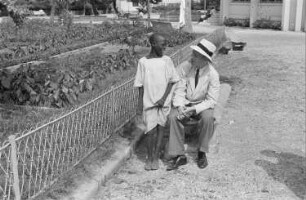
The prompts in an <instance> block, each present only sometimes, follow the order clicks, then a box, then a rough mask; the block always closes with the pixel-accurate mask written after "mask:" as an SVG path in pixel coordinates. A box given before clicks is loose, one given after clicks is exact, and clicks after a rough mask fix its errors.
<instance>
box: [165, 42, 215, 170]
mask: <svg viewBox="0 0 306 200" xmlns="http://www.w3.org/2000/svg"><path fill="white" fill-rule="evenodd" d="M191 48H192V49H193V52H192V58H191V60H190V61H186V62H183V63H182V64H181V65H179V66H178V67H177V71H178V73H179V75H180V76H181V78H182V79H181V81H180V82H178V83H177V85H176V88H175V91H174V96H173V108H172V110H171V112H170V116H169V123H170V137H169V149H168V151H169V152H168V153H169V155H170V156H171V157H172V156H173V158H172V160H171V161H170V163H169V166H168V167H167V170H168V171H169V170H174V169H177V168H178V167H179V166H180V165H184V164H186V163H187V158H186V156H185V155H184V154H185V152H184V143H185V132H184V125H186V124H185V122H186V121H188V120H191V119H192V118H195V119H197V120H198V124H197V126H198V129H199V138H198V141H199V146H198V161H197V164H198V167H199V168H201V169H202V168H205V167H206V166H207V165H208V162H207V158H206V153H207V152H208V147H209V141H210V139H211V138H212V136H213V132H214V120H215V119H214V117H213V112H214V106H215V104H216V102H217V99H218V97H219V90H220V82H219V74H218V72H217V71H216V70H215V69H214V67H213V66H212V55H213V53H214V52H215V50H216V47H215V45H214V44H212V43H211V42H209V41H208V40H206V39H203V40H201V41H200V42H199V43H198V45H196V46H191Z"/></svg>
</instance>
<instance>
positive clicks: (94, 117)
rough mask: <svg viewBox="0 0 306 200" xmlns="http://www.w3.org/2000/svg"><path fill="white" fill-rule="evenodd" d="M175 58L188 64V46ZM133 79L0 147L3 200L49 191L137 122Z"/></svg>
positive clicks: (0, 192) (174, 56)
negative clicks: (117, 135)
mask: <svg viewBox="0 0 306 200" xmlns="http://www.w3.org/2000/svg"><path fill="white" fill-rule="evenodd" d="M199 40H200V38H199V39H197V40H195V41H193V42H192V43H190V44H189V45H187V46H185V47H184V48H182V49H180V50H178V51H177V52H175V53H174V54H172V55H171V58H172V60H173V62H174V64H175V65H178V64H179V63H181V62H182V61H184V60H186V59H188V58H189V57H190V54H191V49H190V48H189V46H190V45H191V44H194V43H197V42H198V41H199ZM133 83H134V78H131V79H129V80H127V81H126V82H124V83H122V84H120V85H118V86H114V87H112V88H111V89H110V90H108V91H107V92H106V93H104V94H102V95H100V96H98V97H96V98H94V99H92V100H90V101H89V102H87V103H86V104H84V105H82V106H80V107H78V108H76V109H74V110H72V111H70V112H68V113H65V114H63V115H61V116H59V117H57V118H56V119H54V120H51V121H49V122H48V123H45V124H43V125H41V126H39V127H37V128H35V129H33V130H31V131H29V132H26V133H25V134H23V135H21V136H18V137H16V136H10V137H9V141H7V142H6V143H5V144H4V145H3V146H2V147H0V198H1V197H2V199H3V200H11V199H28V198H30V197H33V196H36V195H37V194H38V193H39V192H41V191H42V190H43V189H44V188H46V187H48V186H50V185H51V184H52V183H53V182H54V181H55V180H56V179H57V178H58V177H59V176H60V175H61V174H63V173H64V172H66V171H67V170H69V169H71V168H72V167H73V166H74V165H76V164H77V163H79V162H80V161H81V160H82V159H83V158H85V157H86V156H87V155H89V154H90V153H91V152H92V151H93V150H95V149H96V147H97V146H98V145H99V144H101V143H103V142H104V141H105V140H107V139H108V138H109V137H110V136H111V135H112V134H113V133H115V132H116V131H118V130H119V129H120V128H121V127H123V126H124V125H125V124H126V123H127V122H128V121H129V120H131V119H132V118H133V117H134V116H135V110H136V109H135V108H136V106H137V105H136V104H137V97H138V96H137V95H138V92H137V91H136V90H135V89H134V88H133ZM17 135H18V134H17Z"/></svg>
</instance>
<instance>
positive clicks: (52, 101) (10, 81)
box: [0, 50, 138, 108]
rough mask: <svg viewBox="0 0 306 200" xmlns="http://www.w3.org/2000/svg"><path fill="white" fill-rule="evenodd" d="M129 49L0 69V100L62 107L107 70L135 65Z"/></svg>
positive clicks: (95, 83)
mask: <svg viewBox="0 0 306 200" xmlns="http://www.w3.org/2000/svg"><path fill="white" fill-rule="evenodd" d="M137 61H138V58H137V56H135V55H133V54H131V53H130V52H129V51H128V50H119V52H118V53H112V54H106V55H105V54H104V55H101V54H100V53H99V52H97V53H95V54H90V55H88V54H87V55H84V56H78V57H76V56H73V57H69V58H67V59H66V60H60V61H58V62H55V61H49V62H46V63H43V64H39V66H34V65H31V64H24V65H22V66H21V67H20V68H18V69H17V71H16V72H13V73H9V72H7V71H6V70H3V71H1V72H0V73H1V75H0V103H13V104H17V105H31V106H43V107H55V108H62V107H67V106H70V105H73V104H75V103H76V102H77V101H78V98H79V96H80V95H81V94H82V93H85V92H88V91H92V90H96V89H99V83H100V82H101V81H102V80H104V79H105V78H106V77H107V76H108V75H109V74H114V73H115V72H117V71H119V72H123V71H125V70H128V69H131V68H132V67H135V66H136V64H137Z"/></svg>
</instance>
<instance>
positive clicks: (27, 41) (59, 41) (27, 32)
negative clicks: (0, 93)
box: [0, 20, 147, 68]
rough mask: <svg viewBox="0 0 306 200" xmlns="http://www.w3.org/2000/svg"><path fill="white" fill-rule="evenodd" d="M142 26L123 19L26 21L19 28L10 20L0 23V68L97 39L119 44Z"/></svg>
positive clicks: (37, 58)
mask: <svg viewBox="0 0 306 200" xmlns="http://www.w3.org/2000/svg"><path fill="white" fill-rule="evenodd" d="M146 31H147V30H146V28H145V27H144V26H141V25H139V26H137V27H135V26H131V25H130V24H127V23H125V22H120V23H118V22H115V21H113V22H103V23H102V24H97V25H93V24H71V25H69V26H68V25H67V26H62V25H60V24H56V23H55V24H53V25H51V24H49V22H47V21H45V20H28V21H27V23H26V24H24V25H23V26H22V27H21V28H16V26H15V25H14V24H13V23H12V22H11V21H8V22H5V23H1V24H0V61H1V62H0V68H4V67H8V66H11V65H16V64H19V63H24V62H29V61H33V60H45V59H48V58H49V57H51V56H53V55H57V54H60V53H63V52H67V51H71V50H75V49H79V48H83V47H87V46H91V45H94V44H98V43H101V42H106V41H108V42H111V41H113V42H116V43H123V42H124V40H125V39H126V38H127V37H128V36H130V35H135V34H136V35H137V37H138V38H140V37H141V36H143V35H144V34H143V33H146Z"/></svg>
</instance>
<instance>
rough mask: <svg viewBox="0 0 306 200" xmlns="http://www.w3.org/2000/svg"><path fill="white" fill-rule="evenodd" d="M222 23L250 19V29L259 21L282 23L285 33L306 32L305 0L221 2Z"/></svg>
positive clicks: (228, 0)
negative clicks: (226, 20) (234, 19)
mask: <svg viewBox="0 0 306 200" xmlns="http://www.w3.org/2000/svg"><path fill="white" fill-rule="evenodd" d="M220 1H221V2H220V16H221V17H220V20H221V21H220V23H221V24H223V21H224V19H225V17H226V18H237V19H250V27H252V25H253V23H254V22H255V21H256V20H259V19H270V20H275V21H281V22H282V30H283V31H305V29H306V19H305V14H306V2H305V1H304V0H220Z"/></svg>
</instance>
